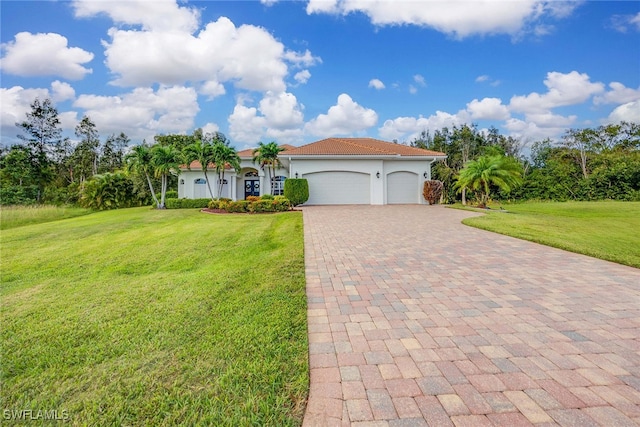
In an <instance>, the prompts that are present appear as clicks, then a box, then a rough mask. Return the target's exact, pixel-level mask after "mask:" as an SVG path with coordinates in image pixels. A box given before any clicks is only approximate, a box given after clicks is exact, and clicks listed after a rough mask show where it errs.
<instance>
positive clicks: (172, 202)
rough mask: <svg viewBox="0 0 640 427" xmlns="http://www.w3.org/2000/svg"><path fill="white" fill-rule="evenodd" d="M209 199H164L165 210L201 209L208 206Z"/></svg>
mask: <svg viewBox="0 0 640 427" xmlns="http://www.w3.org/2000/svg"><path fill="white" fill-rule="evenodd" d="M210 201H211V199H173V198H171V199H165V200H164V205H165V207H166V208H167V209H203V208H206V207H207V206H209V202H210Z"/></svg>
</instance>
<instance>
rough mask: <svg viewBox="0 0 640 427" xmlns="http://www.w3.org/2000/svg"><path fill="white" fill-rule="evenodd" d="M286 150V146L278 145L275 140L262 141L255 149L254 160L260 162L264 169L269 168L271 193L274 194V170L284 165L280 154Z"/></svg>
mask: <svg viewBox="0 0 640 427" xmlns="http://www.w3.org/2000/svg"><path fill="white" fill-rule="evenodd" d="M282 151H284V148H282V147H280V146H278V144H277V143H276V142H275V141H271V142H269V143H268V144H265V143H263V142H260V143H259V144H258V148H256V149H255V150H253V162H254V163H259V164H260V167H261V168H262V169H264V168H265V167H266V168H267V174H268V177H269V182H270V183H271V192H270V193H271V194H273V186H274V182H273V178H272V172H274V173H275V170H276V169H277V168H278V167H280V166H282V163H281V162H280V159H279V158H278V155H279V154H280V152H282Z"/></svg>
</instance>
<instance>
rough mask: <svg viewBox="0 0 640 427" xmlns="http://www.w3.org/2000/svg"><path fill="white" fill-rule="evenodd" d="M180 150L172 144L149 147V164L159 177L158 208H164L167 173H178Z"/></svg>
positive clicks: (167, 180)
mask: <svg viewBox="0 0 640 427" xmlns="http://www.w3.org/2000/svg"><path fill="white" fill-rule="evenodd" d="M180 160H181V155H180V151H178V149H177V148H175V147H172V146H165V145H154V146H153V148H151V165H152V166H153V170H154V174H155V176H156V177H157V178H160V203H159V204H158V209H164V208H165V204H164V200H165V195H166V194H167V187H168V183H169V175H172V174H174V175H177V174H178V173H180V169H179V168H180Z"/></svg>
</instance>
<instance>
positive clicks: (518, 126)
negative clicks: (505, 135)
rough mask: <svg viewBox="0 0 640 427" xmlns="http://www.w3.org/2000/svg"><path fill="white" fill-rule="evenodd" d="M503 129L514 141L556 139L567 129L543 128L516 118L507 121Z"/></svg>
mask: <svg viewBox="0 0 640 427" xmlns="http://www.w3.org/2000/svg"><path fill="white" fill-rule="evenodd" d="M504 128H505V129H507V130H508V131H509V132H510V135H511V136H512V137H514V138H516V139H522V140H525V141H527V140H541V139H545V138H557V137H558V136H559V135H562V134H563V133H564V132H565V131H566V130H567V128H566V127H564V126H555V127H543V126H540V125H538V124H537V123H535V122H532V121H528V120H527V121H524V120H520V119H516V118H511V119H509V120H507V121H506V122H505V124H504Z"/></svg>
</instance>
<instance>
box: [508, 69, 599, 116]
mask: <svg viewBox="0 0 640 427" xmlns="http://www.w3.org/2000/svg"><path fill="white" fill-rule="evenodd" d="M544 85H545V86H546V87H547V88H548V91H547V93H544V94H539V93H537V92H532V93H530V94H529V95H525V96H522V95H519V96H514V97H512V98H511V102H510V104H509V108H510V110H511V111H517V112H523V113H544V112H546V111H548V110H550V109H552V108H556V107H562V106H566V105H576V104H581V103H583V102H585V101H586V100H587V99H589V98H590V97H591V96H593V95H595V94H597V93H600V92H602V91H603V90H604V85H603V84H602V83H599V82H597V83H592V82H591V81H590V79H589V76H588V75H587V74H585V73H578V72H577V71H571V72H570V73H567V74H563V73H559V72H556V71H553V72H550V73H547V78H546V79H545V81H544Z"/></svg>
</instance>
